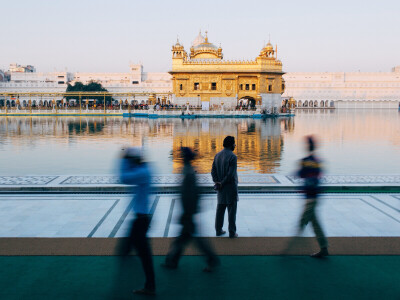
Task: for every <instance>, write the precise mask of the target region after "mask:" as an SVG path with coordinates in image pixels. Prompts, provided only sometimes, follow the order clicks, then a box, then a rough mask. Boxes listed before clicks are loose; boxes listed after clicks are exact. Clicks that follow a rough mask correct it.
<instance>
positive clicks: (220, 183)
mask: <svg viewBox="0 0 400 300" xmlns="http://www.w3.org/2000/svg"><path fill="white" fill-rule="evenodd" d="M223 146H224V149H223V150H222V151H220V152H218V153H217V154H216V155H215V157H214V161H213V164H212V169H211V176H212V179H213V181H214V184H215V186H214V189H215V190H217V197H218V204H217V212H216V216H215V231H216V235H217V236H221V235H223V234H225V233H226V232H225V231H224V230H223V229H222V226H223V225H224V216H225V211H226V209H228V221H229V237H230V238H236V237H238V234H237V233H236V211H237V202H238V201H239V197H238V177H237V157H236V155H235V154H234V153H233V150H235V147H236V145H235V138H234V137H233V136H227V137H226V138H225V139H224V143H223Z"/></svg>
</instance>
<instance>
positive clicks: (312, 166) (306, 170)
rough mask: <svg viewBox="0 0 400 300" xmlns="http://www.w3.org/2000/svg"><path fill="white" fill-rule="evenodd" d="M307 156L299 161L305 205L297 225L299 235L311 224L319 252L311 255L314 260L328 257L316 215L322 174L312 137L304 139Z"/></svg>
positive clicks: (324, 238)
mask: <svg viewBox="0 0 400 300" xmlns="http://www.w3.org/2000/svg"><path fill="white" fill-rule="evenodd" d="M306 144H307V148H308V149H307V150H308V152H309V154H308V156H306V157H305V158H303V159H302V160H301V161H300V169H299V171H298V176H299V177H300V178H303V179H304V187H303V191H304V193H305V197H306V204H305V207H304V211H303V214H302V216H301V219H300V223H299V234H300V233H301V232H302V231H303V230H304V228H305V227H306V225H307V224H308V223H309V222H311V224H312V226H313V229H314V232H315V235H316V237H317V241H318V244H319V246H320V248H321V249H320V251H319V252H317V253H314V254H312V255H311V257H314V258H321V257H324V256H328V255H329V254H328V242H327V240H326V237H325V234H324V232H323V230H322V227H321V225H320V224H319V222H318V219H317V215H316V211H315V210H316V207H317V204H318V195H319V193H320V192H321V188H320V177H321V173H322V168H321V161H320V160H319V159H318V157H317V156H316V155H315V153H314V151H315V149H316V143H315V139H314V137H313V136H307V137H306Z"/></svg>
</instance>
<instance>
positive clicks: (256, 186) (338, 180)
mask: <svg viewBox="0 0 400 300" xmlns="http://www.w3.org/2000/svg"><path fill="white" fill-rule="evenodd" d="M321 181H322V183H323V187H324V189H325V191H327V192H374V191H379V192H398V191H400V175H326V176H323V177H322V179H321ZM181 182H182V178H181V176H180V175H179V174H161V175H155V176H153V177H152V183H153V187H154V190H155V191H156V192H167V193H170V192H177V191H178V187H179V186H180V184H181ZM198 183H199V185H200V187H201V190H202V192H204V193H208V192H213V189H212V187H213V182H212V179H211V176H210V175H209V174H199V175H198ZM301 183H302V181H301V179H299V178H296V177H294V176H284V175H278V174H274V175H269V174H255V175H239V191H241V192H296V191H299V187H300V186H301ZM0 192H3V193H4V192H34V193H37V192H65V193H68V192H94V193H96V192H97V193H98V192H123V193H125V192H129V186H127V185H123V184H120V183H119V181H118V178H117V177H116V176H113V175H42V176H40V175H36V176H0Z"/></svg>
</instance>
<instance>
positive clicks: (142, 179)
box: [118, 147, 156, 295]
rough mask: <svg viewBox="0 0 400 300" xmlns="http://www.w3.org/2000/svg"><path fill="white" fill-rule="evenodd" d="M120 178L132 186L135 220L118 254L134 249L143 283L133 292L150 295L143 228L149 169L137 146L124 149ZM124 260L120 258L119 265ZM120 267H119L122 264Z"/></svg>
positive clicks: (152, 281) (147, 216) (150, 270)
mask: <svg viewBox="0 0 400 300" xmlns="http://www.w3.org/2000/svg"><path fill="white" fill-rule="evenodd" d="M120 179H121V182H122V183H124V184H131V185H136V187H135V188H136V190H135V192H136V195H135V196H134V199H133V203H134V204H133V210H134V212H135V219H134V220H133V223H132V227H131V230H130V234H129V237H128V238H125V239H122V242H121V244H120V245H119V249H118V250H119V254H120V255H123V257H126V256H127V255H128V254H129V252H130V251H131V250H132V248H134V249H135V250H136V251H137V254H138V255H139V257H140V260H141V262H142V266H143V269H144V273H145V276H146V282H145V286H144V288H143V289H140V290H136V291H134V293H136V294H142V295H154V294H155V291H156V283H155V276H154V267H153V257H152V253H151V248H150V245H149V241H148V238H147V230H148V229H149V225H150V220H151V216H150V210H149V193H150V180H151V172H150V168H149V166H148V164H147V163H146V162H144V161H143V156H142V151H141V149H140V148H136V147H133V148H128V149H127V150H126V151H125V153H124V155H123V157H122V160H121V168H120ZM124 262H125V261H124V260H122V263H121V264H123V263H124ZM122 267H123V266H122Z"/></svg>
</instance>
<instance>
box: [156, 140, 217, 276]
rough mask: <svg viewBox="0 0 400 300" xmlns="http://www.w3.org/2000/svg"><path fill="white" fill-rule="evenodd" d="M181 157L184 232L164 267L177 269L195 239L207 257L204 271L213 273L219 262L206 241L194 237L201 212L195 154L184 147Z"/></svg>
mask: <svg viewBox="0 0 400 300" xmlns="http://www.w3.org/2000/svg"><path fill="white" fill-rule="evenodd" d="M181 156H182V158H183V163H184V167H183V171H182V175H183V181H182V186H181V204H182V208H183V213H182V216H181V218H180V223H181V224H182V230H181V233H180V235H179V236H178V237H177V238H176V239H175V240H174V242H173V244H172V245H171V248H170V250H169V252H168V255H167V257H166V259H165V264H164V265H163V266H164V267H166V268H170V269H176V268H177V267H178V263H179V259H180V258H181V256H182V252H183V250H184V247H185V246H186V245H187V244H188V243H189V242H190V240H192V239H194V242H196V246H197V247H198V248H199V249H200V250H201V251H202V252H203V253H204V254H205V255H206V257H207V266H206V267H205V268H204V271H206V272H211V271H212V270H213V269H214V268H215V266H216V265H217V264H218V263H219V260H218V258H217V256H216V255H215V253H214V250H213V249H212V248H211V246H210V244H209V243H208V242H207V240H206V239H202V238H199V237H194V235H195V234H196V224H195V223H194V221H193V217H194V215H195V214H196V213H197V212H198V210H199V208H198V206H199V200H200V193H199V188H198V186H197V182H196V171H195V169H194V168H193V166H192V160H193V159H194V158H195V154H194V152H193V151H192V150H191V149H190V148H188V147H182V148H181Z"/></svg>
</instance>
